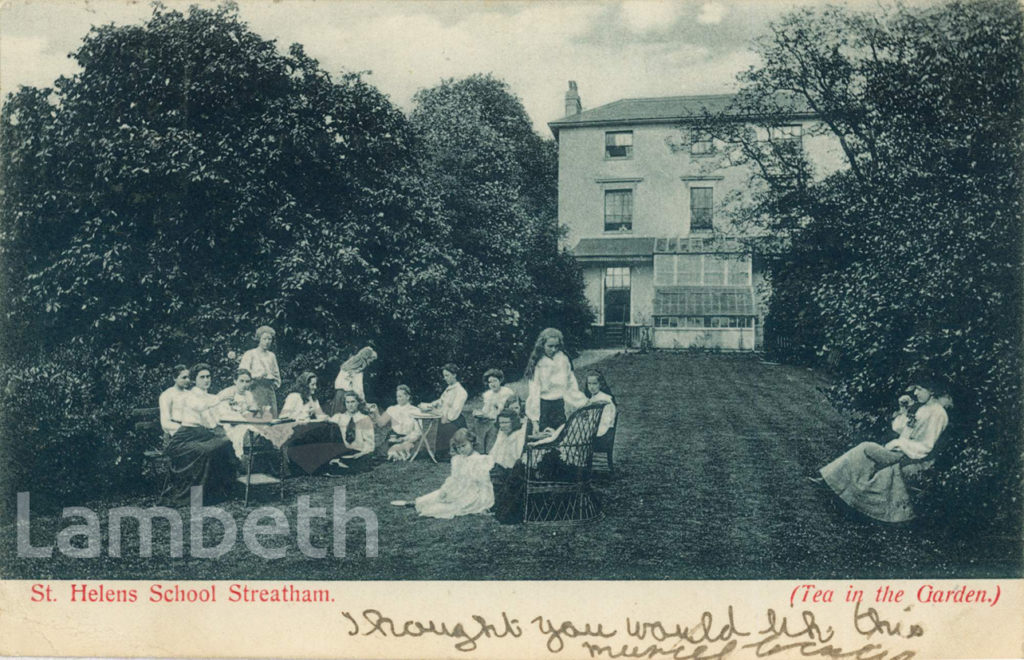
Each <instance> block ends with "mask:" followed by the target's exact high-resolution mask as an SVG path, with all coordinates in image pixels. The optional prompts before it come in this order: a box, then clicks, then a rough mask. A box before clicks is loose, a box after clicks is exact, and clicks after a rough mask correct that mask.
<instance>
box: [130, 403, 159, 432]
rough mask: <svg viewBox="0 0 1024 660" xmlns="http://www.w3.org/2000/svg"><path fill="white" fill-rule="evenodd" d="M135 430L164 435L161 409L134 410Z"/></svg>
mask: <svg viewBox="0 0 1024 660" xmlns="http://www.w3.org/2000/svg"><path fill="white" fill-rule="evenodd" d="M132 421H134V422H135V430H136V431H138V432H140V433H163V429H162V428H161V427H160V408H135V409H134V410H132Z"/></svg>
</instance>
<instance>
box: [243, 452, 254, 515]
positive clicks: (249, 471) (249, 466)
mask: <svg viewBox="0 0 1024 660" xmlns="http://www.w3.org/2000/svg"><path fill="white" fill-rule="evenodd" d="M254 455H255V452H253V451H252V450H251V449H250V450H249V461H248V462H247V467H246V470H245V506H246V507H248V506H249V485H250V483H251V482H252V459H253V456H254Z"/></svg>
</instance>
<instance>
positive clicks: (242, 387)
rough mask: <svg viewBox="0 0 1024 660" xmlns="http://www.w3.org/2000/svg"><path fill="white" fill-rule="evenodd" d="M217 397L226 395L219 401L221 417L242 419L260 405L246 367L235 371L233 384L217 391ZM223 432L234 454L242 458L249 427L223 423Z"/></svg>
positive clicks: (255, 410)
mask: <svg viewBox="0 0 1024 660" xmlns="http://www.w3.org/2000/svg"><path fill="white" fill-rule="evenodd" d="M217 396H218V397H226V398H224V400H223V401H222V402H221V410H220V413H221V418H222V419H239V420H241V419H244V416H245V415H255V414H256V413H258V412H259V410H260V406H259V404H258V403H256V397H255V396H253V393H252V374H250V373H249V370H248V369H242V368H239V369H238V370H237V371H235V384H234V385H232V386H230V387H226V388H224V389H223V390H221V391H220V392H218V393H217ZM224 433H225V434H226V435H227V436H228V439H230V440H231V446H232V447H234V450H235V456H237V457H238V458H242V457H243V456H244V454H245V436H246V434H247V433H249V429H248V428H247V427H246V426H245V425H243V424H225V425H224Z"/></svg>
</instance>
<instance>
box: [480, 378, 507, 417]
mask: <svg viewBox="0 0 1024 660" xmlns="http://www.w3.org/2000/svg"><path fill="white" fill-rule="evenodd" d="M514 394H515V392H513V391H512V390H511V389H510V388H508V387H505V386H504V385H502V386H501V388H499V389H498V391H497V392H495V391H494V390H492V389H490V388H487V390H486V391H485V392H484V396H483V406H481V408H480V412H481V413H482V414H483V416H484V417H487V418H488V419H498V413H500V412H501V409H502V408H504V407H505V402H506V401H508V399H509V397H510V396H512V395H514Z"/></svg>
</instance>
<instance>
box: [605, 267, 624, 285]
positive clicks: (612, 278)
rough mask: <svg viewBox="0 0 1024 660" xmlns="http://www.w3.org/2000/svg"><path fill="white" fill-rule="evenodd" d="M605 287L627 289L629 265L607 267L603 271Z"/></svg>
mask: <svg viewBox="0 0 1024 660" xmlns="http://www.w3.org/2000/svg"><path fill="white" fill-rule="evenodd" d="M604 288H605V289H628V288H629V267H628V266H627V267H625V268H607V269H605V272H604Z"/></svg>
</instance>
